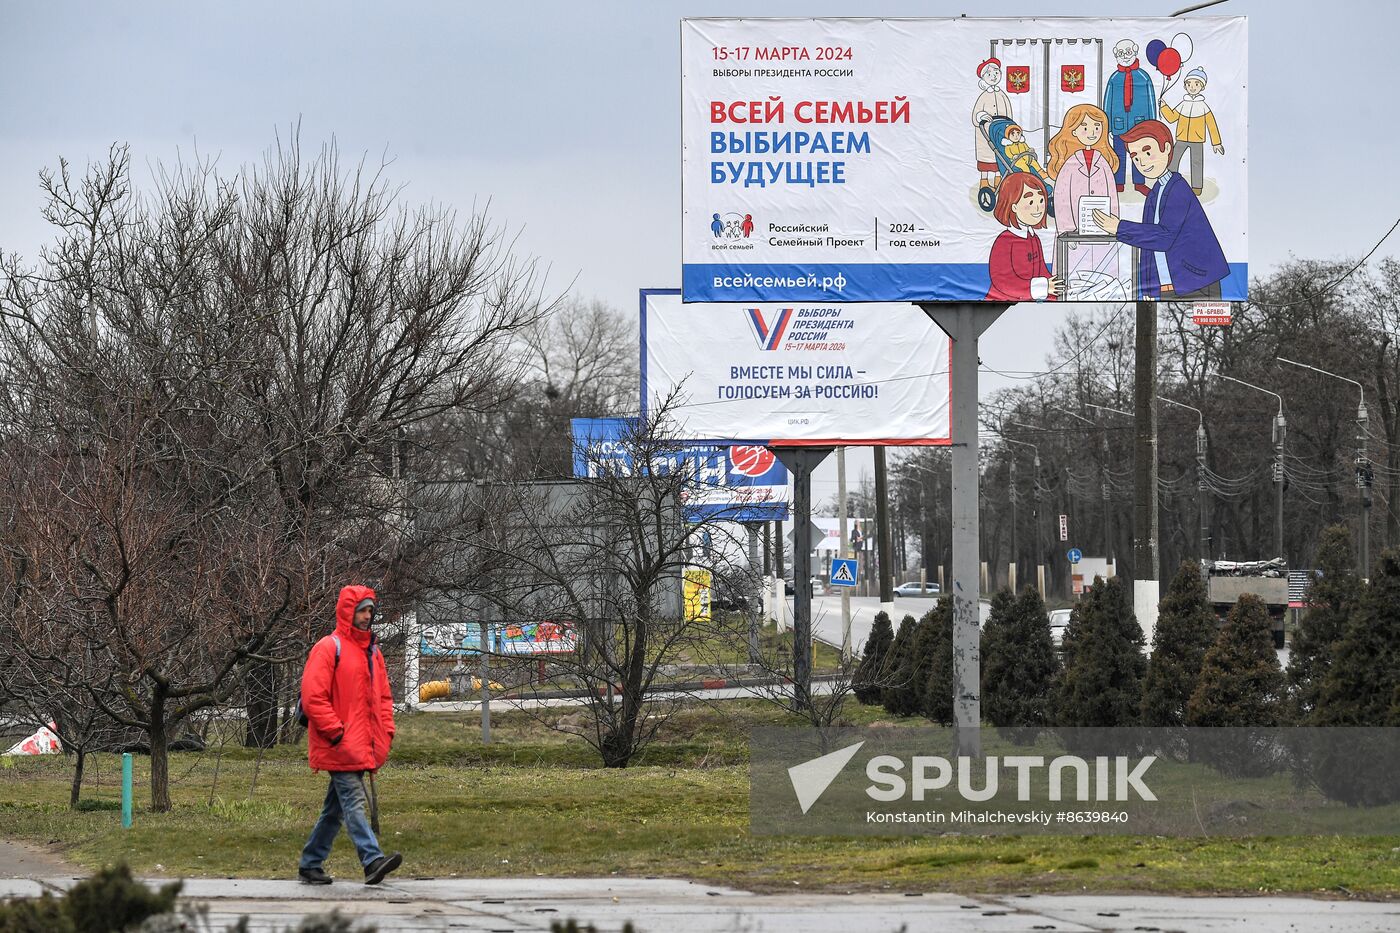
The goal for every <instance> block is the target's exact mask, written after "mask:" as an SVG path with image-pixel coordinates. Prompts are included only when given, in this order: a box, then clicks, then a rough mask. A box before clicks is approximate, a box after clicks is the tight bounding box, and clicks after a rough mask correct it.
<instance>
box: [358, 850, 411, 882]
mask: <svg viewBox="0 0 1400 933" xmlns="http://www.w3.org/2000/svg"><path fill="white" fill-rule="evenodd" d="M402 864H403V856H402V855H400V854H399V853H397V852H395V853H393V854H392V855H381V856H380V857H379V858H377V859H375V860H374V861H372V862H370V863H369V864H368V865H366V866H365V884H378V883H379V882H381V881H383V880H384V876H385V875H387V874H389V872H391V871H393V870H394V869H395V868H398V867H399V866H400V865H402Z"/></svg>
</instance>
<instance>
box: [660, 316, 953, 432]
mask: <svg viewBox="0 0 1400 933" xmlns="http://www.w3.org/2000/svg"><path fill="white" fill-rule="evenodd" d="M641 304H642V307H641V313H642V321H641V335H642V406H643V409H644V410H646V409H647V407H648V406H655V405H656V404H657V402H658V400H659V399H664V398H668V397H670V396H672V395H673V394H675V395H676V396H677V399H676V400H675V401H674V402H673V403H672V408H671V410H670V412H669V413H670V415H671V416H672V417H673V418H674V419H675V421H676V423H677V424H678V425H679V429H678V433H679V436H681V437H684V438H686V439H689V440H695V441H705V442H712V443H719V444H761V445H764V446H765V447H771V446H775V445H776V446H785V447H790V446H800V445H817V446H821V445H841V444H854V445H867V446H888V445H903V444H910V445H920V444H922V445H939V444H943V445H946V444H948V443H949V442H950V441H949V438H950V436H951V433H952V427H951V424H950V421H949V412H950V404H949V402H950V396H951V366H950V360H951V356H950V354H951V346H950V342H949V340H948V337H947V335H946V334H944V333H943V331H942V330H940V329H939V328H938V327H937V326H936V325H935V324H933V322H932V321H930V320H929V318H928V316H927V315H926V314H924V312H923V311H921V310H920V309H919V308H918V307H916V306H914V305H911V304H889V305H881V304H813V303H806V302H795V303H792V304H751V305H746V304H723V305H708V304H707V305H696V304H683V303H682V302H681V297H680V295H679V294H678V293H677V292H675V291H666V290H655V291H652V290H647V291H643V292H642V302H641Z"/></svg>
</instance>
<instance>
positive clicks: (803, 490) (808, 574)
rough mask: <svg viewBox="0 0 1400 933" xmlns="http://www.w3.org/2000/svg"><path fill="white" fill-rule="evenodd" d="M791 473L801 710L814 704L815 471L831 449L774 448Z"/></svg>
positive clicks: (795, 668) (795, 677)
mask: <svg viewBox="0 0 1400 933" xmlns="http://www.w3.org/2000/svg"><path fill="white" fill-rule="evenodd" d="M772 450H773V453H774V454H776V455H777V457H778V459H779V460H781V461H783V466H785V467H787V468H788V472H790V473H791V474H792V487H793V497H792V498H793V502H792V505H793V515H792V583H793V593H794V595H793V600H792V603H793V605H792V689H793V701H794V705H795V706H796V708H797V710H798V711H803V710H807V709H810V708H811V705H812V471H813V470H815V469H816V468H817V467H818V466H819V465H820V464H821V462H822V461H823V460H825V459H826V458H827V455H828V454H830V453H831V451H832V448H830V447H774V448H772Z"/></svg>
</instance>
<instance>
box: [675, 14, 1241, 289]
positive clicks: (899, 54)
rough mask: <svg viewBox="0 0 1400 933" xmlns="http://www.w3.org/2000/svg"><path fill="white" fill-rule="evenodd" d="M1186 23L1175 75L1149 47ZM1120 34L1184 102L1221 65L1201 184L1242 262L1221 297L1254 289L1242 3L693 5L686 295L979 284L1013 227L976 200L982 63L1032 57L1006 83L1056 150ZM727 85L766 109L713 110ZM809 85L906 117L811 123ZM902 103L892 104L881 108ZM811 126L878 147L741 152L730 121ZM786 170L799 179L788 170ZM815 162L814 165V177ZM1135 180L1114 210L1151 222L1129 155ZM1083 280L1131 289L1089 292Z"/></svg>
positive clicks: (760, 126) (815, 93)
mask: <svg viewBox="0 0 1400 933" xmlns="http://www.w3.org/2000/svg"><path fill="white" fill-rule="evenodd" d="M1178 34H1181V35H1184V36H1185V39H1184V40H1179V41H1177V42H1176V44H1177V45H1178V46H1181V47H1183V48H1184V49H1186V51H1187V52H1188V53H1189V54H1188V55H1186V56H1183V57H1184V58H1185V60H1184V62H1183V63H1182V64H1181V66H1180V68H1179V70H1178V71H1177V72H1176V74H1175V75H1174V76H1173V77H1170V78H1168V77H1167V76H1166V75H1165V74H1164V73H1163V72H1161V71H1160V70H1159V69H1158V68H1156V67H1154V66H1152V65H1151V64H1149V62H1148V59H1147V48H1148V45H1149V43H1150V42H1152V41H1153V40H1154V39H1156V40H1160V41H1163V42H1166V43H1171V42H1173V40H1174V38H1175V37H1176V36H1178ZM1122 39H1131V40H1132V41H1133V42H1134V43H1136V44H1137V46H1138V49H1139V51H1138V61H1139V67H1140V68H1141V70H1142V72H1143V73H1145V74H1146V75H1147V76H1148V77H1149V78H1150V79H1151V80H1152V83H1153V88H1154V91H1155V95H1156V96H1157V97H1158V98H1159V99H1162V100H1165V102H1166V103H1168V104H1169V105H1171V106H1173V107H1177V106H1179V105H1180V104H1181V102H1182V98H1183V95H1184V79H1185V77H1186V75H1187V73H1188V72H1190V71H1191V70H1193V69H1195V68H1201V69H1203V70H1204V72H1205V73H1206V74H1207V77H1208V80H1207V85H1206V88H1205V92H1204V94H1203V97H1204V99H1205V102H1206V103H1207V104H1209V105H1210V108H1211V112H1212V113H1213V115H1214V118H1215V121H1216V124H1217V126H1218V128H1219V132H1220V137H1221V142H1222V145H1223V147H1224V150H1225V151H1224V154H1218V153H1216V152H1215V151H1214V150H1213V148H1212V147H1211V145H1210V140H1207V142H1206V145H1204V146H1203V147H1202V152H1203V156H1204V164H1203V167H1204V185H1203V190H1202V192H1201V194H1200V197H1199V200H1200V203H1201V206H1202V208H1203V209H1204V212H1205V215H1206V217H1207V219H1208V221H1209V224H1210V226H1211V228H1212V229H1213V231H1214V234H1215V236H1216V239H1217V240H1218V241H1219V243H1220V246H1221V249H1222V250H1223V252H1224V255H1225V259H1226V261H1227V262H1228V263H1229V275H1228V276H1227V277H1226V278H1225V279H1224V280H1222V282H1221V289H1222V295H1221V297H1222V298H1224V299H1225V300H1243V298H1244V297H1245V289H1246V287H1247V280H1248V269H1247V262H1248V258H1247V254H1248V251H1247V246H1248V239H1247V218H1248V201H1247V193H1246V176H1247V171H1246V167H1247V159H1246V153H1247V145H1246V137H1247V123H1248V114H1247V111H1246V85H1247V70H1248V61H1247V44H1246V42H1247V30H1246V25H1245V20H1244V18H1243V17H1190V18H1182V19H1170V18H1095V19H1087V18H1082V19H1081V18H1045V19H1035V18H1027V19H977V18H960V19H905V20H898V19H888V20H873V19H691V20H683V21H682V28H681V40H682V96H683V101H682V142H683V150H684V151H683V174H682V201H683V207H684V222H683V228H682V263H683V283H682V291H683V293H684V296H685V299H686V300H687V301H764V300H772V301H793V300H810V301H821V300H828V301H833V300H834V301H929V300H933V301H945V300H961V301H968V300H983V299H985V298H986V292H987V283H988V272H987V267H988V261H989V251H990V248H991V246H992V244H993V242H994V241H995V240H996V238H997V237H998V235H999V234H1000V233H1001V232H1002V231H1003V229H1005V228H1003V227H1002V226H1001V225H1000V224H999V223H998V222H997V221H996V219H995V218H994V217H993V215H992V213H990V212H988V211H986V210H984V209H983V208H982V207H980V206H979V205H978V203H977V197H978V190H979V188H980V186H981V185H980V174H979V171H978V169H977V164H976V163H977V159H976V158H975V155H976V153H975V139H976V133H977V132H978V131H977V129H976V126H975V124H974V121H973V113H974V103H975V101H976V100H977V99H978V97H979V95H980V92H981V88H979V77H978V74H977V69H978V66H979V64H981V63H982V62H984V61H985V60H987V59H988V58H989V57H997V58H999V59H1001V61H1002V75H1001V78H1000V81H999V87H1000V89H1002V90H1005V89H1007V88H1008V87H1009V85H1008V83H1007V82H1008V71H1010V70H1011V69H1013V68H1019V69H1026V70H1025V71H1022V72H1020V74H1021V75H1024V76H1027V77H1029V82H1028V83H1026V84H1025V85H1024V86H1025V87H1026V90H1025V91H1024V92H1018V93H1010V94H1007V95H1006V96H1007V97H1009V98H1010V100H1011V109H1012V115H1013V116H1014V117H1015V118H1016V119H1017V120H1018V121H1021V122H1023V124H1024V129H1025V130H1026V135H1025V141H1026V142H1027V143H1029V144H1030V146H1031V147H1032V148H1033V149H1034V150H1035V154H1036V156H1037V159H1038V162H1039V164H1040V166H1041V167H1042V168H1045V167H1047V166H1048V164H1049V153H1048V152H1047V148H1048V147H1047V143H1048V140H1049V139H1050V137H1051V136H1053V135H1054V133H1055V132H1056V131H1058V130H1059V129H1060V123H1061V122H1062V120H1063V118H1064V115H1065V112H1066V111H1067V110H1068V108H1069V107H1071V106H1073V105H1075V104H1079V103H1088V104H1094V105H1095V106H1098V107H1100V108H1102V107H1103V106H1104V91H1105V87H1106V84H1107V82H1108V80H1109V78H1110V77H1111V76H1112V75H1113V74H1114V71H1115V70H1116V68H1117V64H1116V62H1115V60H1114V57H1113V47H1114V45H1115V44H1116V43H1117V42H1119V41H1120V40H1122ZM847 55H849V57H846V56H847ZM759 56H762V58H759ZM804 56H806V57H804ZM1065 66H1069V68H1070V69H1071V71H1073V70H1074V69H1075V68H1076V67H1077V66H1082V75H1081V76H1080V80H1079V82H1076V83H1073V84H1070V85H1069V88H1070V89H1066V87H1067V85H1066V83H1065V82H1064V81H1062V77H1064V75H1065V72H1064V71H1063V69H1064V67H1065ZM1075 87H1079V88H1081V89H1077V90H1076V89H1074V88H1075ZM1164 90H1165V94H1164V93H1163V92H1164ZM804 101H805V102H809V106H808V107H807V108H806V109H805V111H804V113H803V114H802V116H805V117H806V118H807V119H806V120H802V119H800V118H799V115H798V114H797V113H796V108H797V106H798V105H799V103H800V102H804ZM716 102H719V103H722V104H724V105H726V106H728V105H731V104H735V103H736V102H757V103H759V104H760V105H761V106H760V107H759V108H758V110H757V111H756V112H747V113H746V112H745V111H744V108H743V107H742V106H741V107H739V108H738V109H737V110H735V111H734V112H733V115H736V116H738V117H740V118H741V119H742V120H743V121H744V122H734V121H732V120H730V119H729V118H728V116H726V117H725V119H723V120H722V121H720V122H715V121H714V120H713V117H714V112H713V110H712V107H713V106H714V105H715V103H716ZM811 102H837V103H850V102H862V103H864V104H865V105H867V107H868V108H870V112H871V113H872V114H874V113H875V111H874V107H875V105H876V103H877V102H886V103H888V104H890V105H895V104H899V105H903V104H907V105H908V120H907V122H904V121H902V120H901V121H897V122H888V121H886V122H874V121H873V120H872V122H866V123H859V122H847V121H844V120H840V121H836V122H831V121H828V122H813V118H814V116H815V110H814V108H813V107H812V106H810V104H811ZM770 103H771V104H774V105H776V104H778V103H781V104H782V105H783V111H782V119H781V121H779V120H778V119H776V115H773V117H774V118H773V119H769V117H770V114H769V112H768V111H767V110H766V109H765V107H766V106H767V105H768V104H770ZM891 112H892V111H890V110H889V109H888V108H887V109H886V111H885V115H886V116H887V117H888V116H889V115H890V113H891ZM753 117H757V119H756V120H755V119H752V118H753ZM1155 118H1156V119H1158V120H1161V122H1163V123H1166V124H1167V125H1168V126H1169V127H1170V128H1171V129H1172V132H1173V136H1174V137H1175V136H1176V135H1177V132H1178V124H1177V123H1175V122H1174V121H1173V120H1170V119H1167V118H1166V117H1165V115H1162V114H1158V115H1156V117H1155ZM799 132H801V133H806V134H809V136H815V135H816V134H818V133H823V134H826V135H827V138H828V141H830V140H831V138H832V136H833V135H834V134H836V133H841V134H846V133H850V134H853V135H854V137H855V139H856V141H857V148H861V147H860V146H859V141H861V140H862V139H863V140H864V142H865V146H864V148H863V150H862V151H855V152H851V151H846V152H842V153H835V152H833V153H821V152H818V153H811V152H807V153H802V154H794V153H793V152H790V151H789V152H785V153H773V152H771V151H770V152H767V153H762V152H754V151H740V152H735V151H732V150H731V147H730V146H729V145H728V141H729V134H731V133H732V134H737V135H738V136H739V137H740V140H741V144H742V143H743V141H744V140H745V139H746V137H744V134H746V133H755V134H757V133H762V134H778V135H779V136H781V135H783V134H795V133H799ZM715 133H724V134H725V139H726V144H725V146H724V151H720V152H716V151H715V148H716V143H715V137H714V136H713V135H712V134H715ZM863 134H868V136H863ZM767 138H769V139H771V138H772V136H771V135H769V136H768V137H767ZM850 141H851V140H850V139H849V138H848V139H846V142H850ZM756 145H762V144H761V143H759V144H754V143H752V142H751V141H750V142H749V143H747V147H748V148H749V149H752V148H756ZM741 148H742V147H741ZM1193 155H1194V154H1193ZM1192 157H1193V156H1188V157H1187V159H1186V160H1185V161H1184V162H1183V163H1182V164H1181V165H1180V167H1179V169H1178V171H1179V172H1180V173H1181V174H1182V175H1183V176H1188V175H1189V168H1188V166H1189V163H1190V159H1191V158H1192ZM817 162H833V163H834V162H841V163H843V168H842V174H841V181H840V182H835V181H833V180H830V175H829V174H828V180H827V181H826V182H820V181H817V180H816V177H815V176H816V170H815V169H813V168H812V167H811V166H812V165H813V164H815V163H817ZM755 163H757V164H758V166H759V167H758V168H754V167H753V165H754V164H755ZM799 163H805V166H804V165H801V164H799ZM789 164H793V165H796V166H797V167H796V168H791V169H790V168H788V166H789ZM772 166H777V167H779V171H778V176H779V179H778V181H776V182H773V183H770V179H771V177H772V169H771V167H772ZM736 168H737V170H738V176H739V177H738V178H737V179H735V178H734V174H735V169H736ZM789 171H794V172H796V173H797V174H798V176H799V177H798V178H797V180H795V181H791V180H790V179H789V176H788V174H787V173H788V172H789ZM808 171H811V173H812V178H813V183H811V184H808V183H806V182H805V180H804V176H803V173H805V172H808ZM1047 172H1048V169H1047ZM1052 180H1053V178H1052ZM1125 181H1126V183H1127V184H1126V188H1125V190H1124V192H1123V193H1122V194H1121V195H1120V196H1119V201H1120V204H1119V209H1120V216H1121V217H1122V218H1123V219H1124V220H1129V221H1140V220H1142V219H1143V218H1142V212H1143V206H1144V197H1143V195H1142V194H1140V193H1138V192H1136V191H1135V190H1134V188H1133V184H1132V166H1131V164H1129V165H1128V166H1127V170H1126V172H1125ZM750 182H752V183H750ZM1066 213H1073V212H1072V211H1071V212H1066ZM716 215H718V218H719V221H720V227H719V229H718V232H716V229H715V227H714V224H715V219H716ZM1047 220H1048V226H1047V228H1046V229H1044V230H1040V231H1039V232H1038V235H1039V236H1040V239H1041V241H1042V243H1043V247H1044V250H1043V251H1044V256H1045V259H1046V260H1047V262H1049V263H1050V264H1051V265H1054V263H1055V260H1054V255H1055V246H1056V245H1057V244H1056V242H1055V239H1056V236H1057V234H1058V233H1060V232H1061V231H1060V230H1058V229H1057V222H1059V221H1058V220H1057V218H1047ZM1059 220H1063V219H1059ZM746 223H747V224H748V225H751V226H750V228H749V232H748V233H745V231H744V227H745V225H746ZM1063 232H1066V233H1069V232H1073V231H1069V230H1065V231H1063ZM1110 242H1111V241H1110ZM1081 248H1083V247H1081ZM1113 248H1115V249H1117V247H1113ZM1122 251H1124V252H1127V247H1123V248H1122ZM1117 266H1118V269H1117V270H1115V274H1117V275H1118V277H1119V279H1120V280H1121V288H1122V289H1124V290H1131V283H1130V282H1129V281H1127V279H1126V275H1127V272H1126V271H1125V270H1128V269H1131V268H1132V266H1133V263H1132V262H1131V261H1130V260H1126V259H1125V260H1123V261H1122V262H1118V263H1117ZM1070 297H1071V298H1072V299H1073V300H1120V299H1125V298H1131V297H1133V296H1131V295H1108V294H1106V293H1105V292H1103V291H1099V292H1096V293H1092V294H1091V293H1089V292H1087V291H1085V292H1083V293H1081V294H1077V295H1076V294H1071V296H1070Z"/></svg>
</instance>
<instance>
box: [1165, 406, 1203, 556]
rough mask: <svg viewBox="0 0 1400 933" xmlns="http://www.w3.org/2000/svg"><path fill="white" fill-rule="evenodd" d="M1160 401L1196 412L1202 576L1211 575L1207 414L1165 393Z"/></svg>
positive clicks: (1197, 489)
mask: <svg viewBox="0 0 1400 933" xmlns="http://www.w3.org/2000/svg"><path fill="white" fill-rule="evenodd" d="M1157 399H1158V401H1162V402H1166V403H1167V404H1168V405H1175V406H1176V407H1177V408H1185V409H1186V410H1187V411H1194V412H1195V413H1196V418H1197V419H1198V420H1197V423H1196V518H1197V520H1198V521H1199V523H1200V526H1201V576H1202V577H1203V578H1207V579H1208V578H1209V577H1210V518H1209V516H1208V514H1207V512H1206V490H1207V488H1208V485H1207V483H1206V416H1205V414H1204V413H1203V412H1202V411H1201V410H1200V409H1199V408H1194V407H1192V406H1190V405H1186V404H1183V403H1182V402H1177V401H1173V400H1172V399H1169V398H1167V397H1166V396H1165V395H1159V396H1157Z"/></svg>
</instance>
